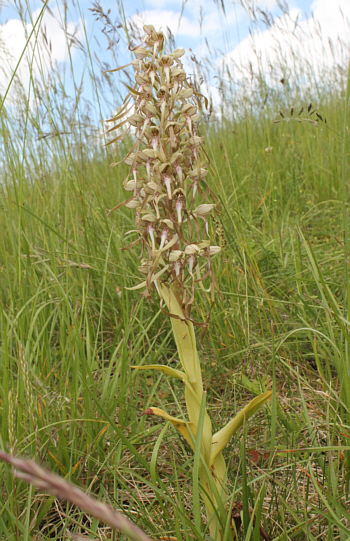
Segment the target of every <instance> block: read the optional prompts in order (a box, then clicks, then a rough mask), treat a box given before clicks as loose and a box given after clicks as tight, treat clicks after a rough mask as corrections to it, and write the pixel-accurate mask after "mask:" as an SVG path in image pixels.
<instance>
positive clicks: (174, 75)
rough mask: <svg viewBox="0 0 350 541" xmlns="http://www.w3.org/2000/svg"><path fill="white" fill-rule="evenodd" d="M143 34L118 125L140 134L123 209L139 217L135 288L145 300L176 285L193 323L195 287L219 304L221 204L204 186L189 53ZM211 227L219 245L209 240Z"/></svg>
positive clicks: (129, 159) (148, 31)
mask: <svg viewBox="0 0 350 541" xmlns="http://www.w3.org/2000/svg"><path fill="white" fill-rule="evenodd" d="M144 31H145V36H144V38H143V44H142V45H140V46H139V47H136V48H135V49H134V50H133V52H134V54H135V55H136V58H135V60H133V61H132V66H133V70H134V77H135V85H134V86H133V88H132V89H131V88H130V92H129V94H128V95H127V97H126V99H125V101H124V103H123V105H122V106H121V107H120V109H119V111H120V113H119V112H118V120H119V121H120V118H123V116H124V115H125V116H126V120H125V121H124V123H123V124H126V125H128V126H129V127H128V128H127V129H128V130H129V128H130V126H133V128H134V131H132V130H131V133H135V141H134V143H133V146H132V148H131V149H130V151H129V152H128V154H127V155H126V157H125V158H124V160H123V161H124V163H125V164H126V165H127V166H129V174H128V177H127V179H126V180H125V181H124V188H125V190H126V191H127V192H133V194H134V196H133V197H132V198H129V199H127V200H126V201H125V202H124V205H125V206H126V207H127V208H129V209H132V210H134V211H135V223H136V227H137V230H138V231H139V234H140V241H141V242H140V244H142V257H143V259H142V262H141V265H140V266H139V270H140V272H141V273H142V274H143V275H146V281H145V282H142V284H140V285H139V286H137V287H135V288H133V289H138V288H139V287H145V288H146V291H145V295H146V296H147V295H149V292H150V289H152V288H153V287H156V288H158V289H157V290H158V291H159V287H160V284H164V285H170V284H174V281H175V283H176V284H177V287H178V289H179V290H182V291H183V294H181V303H182V307H183V309H184V313H185V314H187V315H188V316H189V314H190V309H191V305H192V304H193V295H194V289H195V286H196V284H197V283H200V284H202V280H207V281H209V289H210V290H211V294H212V300H213V299H214V290H215V283H216V282H215V277H214V271H213V266H212V264H211V257H213V256H215V255H216V254H218V253H219V252H220V249H221V248H220V246H221V244H222V242H223V241H222V235H221V232H220V226H218V225H217V221H215V220H214V217H213V213H214V212H217V209H218V203H217V199H216V197H215V195H214V194H213V192H212V191H211V190H210V187H209V185H208V183H207V182H206V178H207V176H208V169H207V161H208V160H207V158H206V154H205V153H204V152H203V144H204V137H202V136H201V133H200V131H199V126H198V120H199V113H198V109H200V108H199V107H198V103H199V101H198V99H199V98H198V92H197V91H196V89H195V88H194V87H193V86H192V84H191V82H190V81H189V79H187V76H186V73H185V70H184V68H183V64H182V62H181V60H180V59H181V57H182V56H183V55H184V54H185V51H184V49H181V48H178V49H175V50H174V51H172V52H171V51H169V50H167V45H166V39H165V36H164V34H163V33H162V32H157V31H156V30H155V28H154V27H153V26H152V25H145V26H144ZM130 111H132V114H131V115H130ZM127 115H129V116H127ZM125 133H127V130H126V131H125ZM210 220H214V222H215V224H216V225H215V227H212V228H210V230H211V231H215V232H219V239H220V242H219V244H220V246H218V245H217V244H218V243H215V242H213V239H212V238H211V235H209V223H210ZM194 271H196V277H194V274H193V273H194ZM201 287H202V288H203V286H202V285H201Z"/></svg>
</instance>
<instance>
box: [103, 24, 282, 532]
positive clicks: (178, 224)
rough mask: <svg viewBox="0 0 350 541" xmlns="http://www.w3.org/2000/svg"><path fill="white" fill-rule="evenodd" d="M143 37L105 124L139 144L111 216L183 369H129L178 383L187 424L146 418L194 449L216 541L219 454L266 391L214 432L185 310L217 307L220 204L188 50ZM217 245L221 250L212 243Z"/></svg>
mask: <svg viewBox="0 0 350 541" xmlns="http://www.w3.org/2000/svg"><path fill="white" fill-rule="evenodd" d="M144 31H145V36H144V38H143V43H142V45H140V46H138V47H136V48H134V49H132V52H133V53H134V55H135V57H136V58H135V59H134V60H133V61H132V62H131V65H132V66H133V68H134V70H135V85H134V86H133V87H131V86H128V87H127V88H128V91H129V93H128V95H127V96H126V98H125V100H124V103H123V104H122V106H121V107H120V108H119V110H118V111H117V113H116V115H115V116H114V117H113V118H112V119H110V121H111V122H113V123H114V125H113V127H112V128H111V129H110V130H109V131H108V133H111V132H113V131H114V130H118V129H120V128H123V127H124V126H125V127H126V129H125V130H124V131H123V133H122V134H121V135H118V136H117V137H115V138H113V139H112V140H111V141H110V142H109V144H110V143H113V142H116V141H119V140H122V139H123V137H125V135H126V133H128V132H129V131H130V130H131V129H133V132H134V135H135V142H134V144H133V147H132V148H131V149H130V151H129V152H128V154H127V156H126V157H125V158H124V160H123V161H124V163H126V164H127V165H128V166H129V168H130V169H129V174H128V176H127V178H126V179H125V181H124V188H125V190H126V191H128V192H130V197H129V198H127V199H126V200H125V201H123V202H122V203H120V204H119V205H117V207H115V208H119V207H121V206H122V205H125V206H126V207H128V208H130V209H133V210H134V211H135V229H134V230H132V232H130V233H134V234H136V235H137V238H136V240H135V241H134V242H133V243H131V244H130V245H129V246H130V247H131V246H134V245H137V244H140V245H141V254H142V255H141V265H140V266H139V271H140V273H141V274H142V275H144V277H145V279H144V280H143V281H142V282H141V283H139V284H138V285H136V286H135V287H133V288H131V289H142V288H143V289H144V293H143V295H144V296H146V297H148V296H150V295H151V291H152V290H156V292H157V294H158V295H159V298H160V306H161V308H162V310H163V312H165V313H166V314H167V315H168V316H169V317H170V321H171V325H172V329H173V333H174V337H175V341H176V345H177V350H178V355H179V358H180V362H181V365H182V370H177V369H174V368H172V367H170V366H167V365H148V366H139V367H134V368H136V369H138V370H157V371H159V372H161V373H163V374H165V375H167V376H171V377H174V378H177V379H179V380H180V381H182V383H183V385H184V391H185V402H186V409H187V414H188V418H187V419H181V418H177V417H173V416H171V415H169V414H168V413H167V412H165V411H163V410H162V409H160V408H157V407H151V408H148V409H147V410H146V411H145V412H143V413H144V414H148V415H156V416H158V417H161V418H163V419H165V420H167V421H170V423H171V424H172V425H173V426H174V427H175V428H176V429H177V430H178V431H179V432H180V434H181V435H182V436H183V437H184V439H185V440H186V442H187V443H188V445H189V446H190V447H191V448H192V450H193V451H195V449H199V450H200V451H199V452H200V463H199V467H198V468H197V470H198V476H199V482H200V487H201V494H202V497H203V500H204V504H205V508H206V513H207V519H208V524H209V530H210V534H211V537H212V538H213V539H215V540H216V541H221V539H222V537H223V524H222V520H221V516H220V512H219V508H220V506H221V509H222V508H223V507H224V508H225V503H226V502H227V498H228V495H227V488H226V481H227V472H226V463H225V459H224V456H223V454H222V451H223V450H224V448H225V446H226V445H227V443H228V442H229V441H230V439H231V437H232V436H233V435H234V434H235V433H236V432H237V431H238V429H239V428H240V427H241V426H242V425H243V424H244V423H245V421H246V420H247V419H248V418H249V417H251V416H252V415H254V414H255V413H256V412H257V411H258V410H259V409H260V408H261V407H262V406H263V404H265V402H266V401H267V400H269V398H270V397H271V395H272V392H271V391H267V392H265V393H263V394H261V395H260V396H258V397H256V398H254V400H252V401H251V402H250V403H249V404H248V405H247V406H245V407H244V408H243V409H242V410H241V411H240V412H239V413H238V414H237V415H236V416H235V417H234V418H233V419H232V420H231V421H230V422H229V423H228V424H227V425H226V426H225V427H224V428H222V429H221V430H219V431H218V432H217V433H216V434H213V433H212V423H211V420H210V416H209V414H208V412H207V409H206V407H205V392H204V389H203V380H202V372H201V365H200V361H199V356H198V352H197V347H196V337H195V330H194V325H196V324H197V325H203V326H204V327H206V326H207V324H208V321H209V317H208V320H207V321H206V322H204V323H201V324H200V323H198V322H195V321H194V320H193V319H192V317H191V308H192V306H193V304H194V302H195V294H196V292H197V290H198V289H201V290H203V291H205V292H206V293H207V294H210V298H211V302H212V303H213V302H214V296H215V290H216V289H217V286H216V281H215V276H214V272H213V265H212V258H213V257H214V256H215V255H216V254H218V253H219V252H220V251H221V249H222V248H223V247H224V240H223V235H222V229H221V227H220V224H219V222H218V220H217V218H216V217H215V212H217V210H218V209H217V207H218V202H217V199H216V197H215V194H214V193H213V191H212V190H211V189H210V188H209V185H208V183H207V182H206V177H207V175H208V163H209V160H208V157H207V155H206V153H205V150H204V147H203V142H204V138H203V137H201V136H200V134H199V127H198V125H199V119H200V115H199V113H198V108H199V107H200V101H199V98H200V97H201V95H200V94H199V93H198V92H196V90H195V88H194V86H193V85H192V84H191V82H190V81H189V79H188V78H187V76H186V73H185V71H184V68H183V64H182V62H181V60H180V59H181V57H182V56H183V55H184V54H185V51H184V49H175V50H174V51H172V52H170V51H169V50H167V45H166V38H165V36H164V34H163V33H162V32H160V31H159V32H157V31H156V30H155V28H154V27H153V26H152V25H146V26H144ZM129 65H130V64H128V66H129ZM125 67H127V66H122V68H125ZM122 68H118V69H122ZM114 71H117V70H114ZM112 165H118V164H112ZM214 237H216V238H218V244H215V243H213V238H214ZM206 286H207V287H206Z"/></svg>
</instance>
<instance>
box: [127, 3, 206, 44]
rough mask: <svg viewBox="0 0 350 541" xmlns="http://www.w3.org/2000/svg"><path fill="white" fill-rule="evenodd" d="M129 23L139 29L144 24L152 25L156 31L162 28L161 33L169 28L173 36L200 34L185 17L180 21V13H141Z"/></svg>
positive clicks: (164, 11) (155, 11)
mask: <svg viewBox="0 0 350 541" xmlns="http://www.w3.org/2000/svg"><path fill="white" fill-rule="evenodd" d="M179 21H180V27H179ZM131 22H132V23H134V24H135V25H136V26H137V27H138V28H140V29H141V28H142V27H143V25H144V24H153V26H154V27H155V29H156V30H159V28H162V30H163V31H166V28H167V27H169V28H170V30H171V33H172V34H174V35H176V34H179V35H184V36H193V37H198V36H199V33H200V31H199V25H198V24H193V23H192V22H191V21H190V20H189V19H188V18H187V17H185V16H182V17H181V20H180V11H178V12H175V11H171V10H165V9H152V10H147V11H142V12H141V13H138V14H137V15H134V16H133V17H132V18H131Z"/></svg>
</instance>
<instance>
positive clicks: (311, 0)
mask: <svg viewBox="0 0 350 541" xmlns="http://www.w3.org/2000/svg"><path fill="white" fill-rule="evenodd" d="M99 1H100V6H101V7H102V9H103V11H104V12H105V13H108V17H109V19H110V20H111V21H112V22H113V23H116V24H118V23H120V22H121V21H122V19H123V17H125V20H126V21H127V22H128V24H133V25H134V26H136V27H138V28H142V25H143V24H144V23H148V24H153V25H154V26H155V27H156V28H157V29H158V28H159V27H162V29H164V30H165V29H166V28H167V27H169V28H170V30H171V32H172V33H173V35H174V36H175V38H176V46H178V47H184V48H185V49H186V51H188V53H187V54H188V55H189V54H194V55H195V56H196V58H198V59H200V58H202V57H203V56H205V55H207V54H208V47H209V49H210V51H211V52H212V54H214V56H215V62H216V64H217V65H220V63H225V62H228V63H230V62H236V63H237V62H241V63H242V62H243V63H245V64H246V65H248V64H249V62H250V63H251V64H253V65H254V62H255V64H257V62H258V61H257V55H256V53H255V59H254V54H252V45H253V38H252V37H251V36H250V34H249V28H250V27H251V26H252V23H251V21H250V19H249V16H248V14H247V10H244V9H243V8H242V6H241V5H240V2H238V1H237V2H234V1H232V0H225V14H224V13H223V11H222V9H221V8H220V7H219V6H220V1H221V0H217V1H216V2H215V1H214V0H200V1H199V0H187V2H186V1H185V6H184V7H183V5H182V4H183V2H182V0H127V1H125V2H124V6H123V9H124V10H125V11H124V13H123V11H122V7H121V4H120V0H99ZM244 1H245V3H246V4H247V5H248V4H250V5H251V6H255V8H259V9H260V10H262V11H264V12H265V13H271V14H272V15H273V16H274V17H275V19H274V20H275V23H273V22H271V19H270V22H268V23H267V24H264V23H263V22H262V19H263V18H264V15H263V14H262V13H261V11H260V13H259V12H256V13H257V21H256V23H255V24H253V27H254V46H255V48H256V50H258V56H259V58H260V60H261V63H262V66H264V65H267V63H268V62H270V63H274V62H276V61H277V60H278V58H277V56H278V54H277V53H276V51H275V45H276V39H278V40H279V41H282V53H281V51H280V53H279V54H282V56H283V55H285V61H286V62H287V63H288V62H289V60H290V55H291V54H292V52H293V51H298V54H299V53H300V54H301V55H305V58H308V59H309V60H310V58H311V61H312V64H313V65H315V66H316V65H323V64H324V63H328V64H331V63H334V62H335V59H334V57H332V54H331V53H330V51H329V50H328V49H329V46H328V45H325V46H324V47H322V43H323V44H327V43H328V38H331V40H332V41H333V43H334V44H335V48H336V51H335V55H336V61H337V62H340V63H343V64H346V63H347V62H348V61H349V57H348V56H347V54H348V52H346V53H345V55H344V50H343V51H341V50H340V49H341V45H339V44H338V45H337V42H338V41H339V40H340V41H344V42H345V43H346V45H347V47H348V48H349V47H350V28H349V25H348V22H347V21H346V19H350V0H291V1H290V2H289V3H288V7H289V12H290V16H287V15H286V14H284V13H283V9H281V6H279V5H278V4H279V2H278V1H276V0H244ZM27 2H29V3H30V6H31V10H30V11H31V13H30V12H29V10H27V9H23V12H22V18H23V19H24V20H25V22H24V23H23V22H21V20H20V15H21V14H20V13H19V11H18V8H16V4H15V3H14V2H8V1H7V0H2V1H1V2H0V60H1V62H0V64H1V66H2V69H3V70H4V71H3V73H1V71H0V92H2V93H3V92H4V90H5V89H6V86H7V84H8V82H9V80H10V76H11V73H12V71H13V69H14V67H15V66H16V64H17V61H18V59H19V58H20V55H21V53H22V51H23V48H24V46H25V44H26V36H28V35H29V34H30V32H31V31H32V29H33V24H34V23H35V21H36V20H37V19H38V17H39V16H40V14H42V15H43V17H42V21H41V29H42V30H43V32H42V33H41V34H40V35H39V38H38V40H37V42H35V35H33V36H32V38H31V41H30V47H29V49H30V50H31V52H32V51H33V47H34V46H35V47H36V51H37V50H38V48H41V50H42V51H44V52H43V53H42V57H43V58H45V57H47V58H48V57H49V55H50V56H51V60H52V61H53V62H55V63H57V65H59V66H60V69H61V70H62V72H64V73H65V75H64V81H65V84H66V85H67V89H69V88H72V87H73V81H74V84H75V86H77V84H78V83H79V81H81V78H82V77H83V74H85V73H88V72H89V71H90V70H91V69H92V68H91V64H90V65H89V62H92V63H93V65H94V69H99V65H107V64H108V66H110V67H116V66H117V65H118V64H119V65H120V64H121V63H126V62H128V58H127V57H128V52H127V49H126V47H125V44H124V45H123V39H124V38H122V39H121V40H120V42H119V43H118V44H115V45H114V46H113V44H112V46H111V47H110V48H109V50H107V47H108V44H110V45H111V39H112V34H111V33H109V34H108V32H104V33H103V28H104V24H103V23H104V21H103V20H101V17H100V20H97V18H98V17H97V11H98V10H96V7H97V6H98V4H97V2H96V0H93V1H91V0H79V3H78V0H66V8H67V9H66V10H65V9H64V4H63V3H62V1H61V0H57V1H56V0H48V4H47V5H48V8H49V9H46V10H44V12H42V11H41V10H42V8H43V2H42V1H40V0H27ZM280 3H281V4H283V3H284V0H280ZM18 5H19V3H18V2H17V6H18ZM182 7H183V10H182ZM276 20H278V24H277V23H276ZM294 21H298V28H297V29H296V26H295V22H294ZM64 25H65V26H66V30H67V31H68V34H69V35H71V36H74V38H73V39H74V40H75V47H73V48H71V49H69V48H68V47H67V42H66V37H65V34H64V32H63V30H62V26H64ZM287 34H288V36H289V37H288V38H287V37H286V35H287ZM316 34H317V35H318V38H317V39H318V41H317V40H316V45H315V44H312V43H311V42H314V40H313V39H311V38H314V36H315V35H316ZM290 36H293V37H292V38H290ZM290 39H292V45H291V41H290ZM284 40H286V41H288V43H287V42H286V43H283V42H284ZM293 40H294V41H293ZM327 47H328V49H327ZM326 49H327V50H326ZM338 49H339V50H338ZM5 50H6V53H5ZM45 50H46V52H45ZM49 50H50V53H49ZM348 50H349V49H347V51H348ZM45 55H46V56H45ZM69 55H70V57H69ZM37 56H38V55H37V53H35V54H34V61H33V63H32V69H33V71H34V73H42V74H43V76H44V77H45V68H44V67H43V65H42V62H41V63H40V62H39V61H38V60H37V59H36V57H37ZM187 58H188V57H187ZM69 60H71V62H72V64H71V65H72V66H73V70H71V69H70V67H69V66H70V64H69ZM29 61H32V56H30V57H29ZM188 65H190V62H189V63H188ZM19 74H20V77H21V80H22V82H23V84H24V86H25V87H26V85H27V86H28V85H29V79H30V76H29V69H28V68H27V67H26V66H25V63H24V64H23V66H22V67H21V68H20V70H19ZM237 77H239V73H238V72H237ZM85 92H86V93H87V96H89V92H90V93H91V89H90V90H89V88H88V85H87V88H85Z"/></svg>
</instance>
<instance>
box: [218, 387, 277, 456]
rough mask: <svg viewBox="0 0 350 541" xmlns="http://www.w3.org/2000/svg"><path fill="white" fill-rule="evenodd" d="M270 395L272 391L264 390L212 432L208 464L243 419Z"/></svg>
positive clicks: (240, 424) (259, 406)
mask: <svg viewBox="0 0 350 541" xmlns="http://www.w3.org/2000/svg"><path fill="white" fill-rule="evenodd" d="M271 396H272V391H266V393H263V394H261V395H260V396H257V397H256V398H254V400H252V401H251V402H249V404H248V405H247V406H245V408H243V409H242V410H241V411H240V412H239V413H238V414H237V415H236V417H235V418H234V419H232V420H231V421H230V422H229V423H227V425H226V426H225V427H224V428H222V429H221V430H219V432H217V433H216V434H214V436H213V439H212V449H211V455H210V465H212V464H213V463H214V460H215V458H216V457H217V456H218V454H219V453H221V451H222V450H223V449H224V448H225V447H226V445H227V444H228V442H229V441H230V439H231V437H232V436H233V435H234V434H235V433H236V432H237V430H239V429H240V428H241V426H242V425H243V423H244V421H246V420H247V419H249V418H250V417H252V415H254V413H256V412H257V411H258V410H259V409H260V408H261V407H262V406H263V405H264V404H265V402H267V400H269V399H270V398H271Z"/></svg>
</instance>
